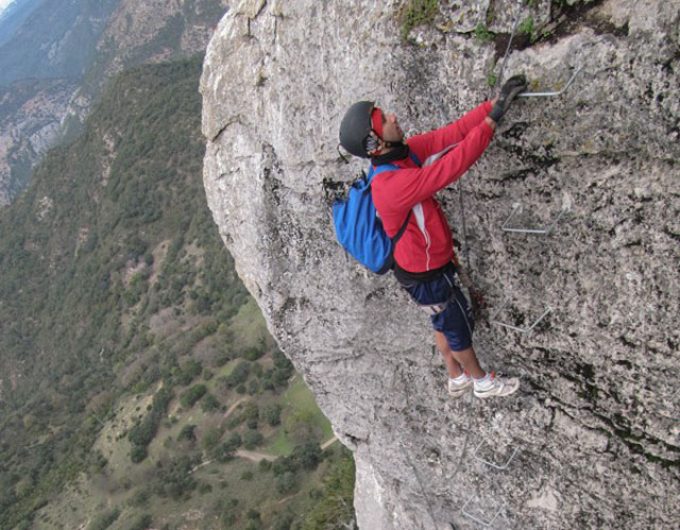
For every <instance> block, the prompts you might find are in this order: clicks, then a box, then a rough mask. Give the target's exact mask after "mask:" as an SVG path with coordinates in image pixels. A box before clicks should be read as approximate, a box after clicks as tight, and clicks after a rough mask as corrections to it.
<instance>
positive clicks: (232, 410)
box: [222, 397, 248, 419]
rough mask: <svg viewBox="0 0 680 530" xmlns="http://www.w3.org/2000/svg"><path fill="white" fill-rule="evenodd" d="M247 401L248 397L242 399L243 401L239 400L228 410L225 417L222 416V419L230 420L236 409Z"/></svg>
mask: <svg viewBox="0 0 680 530" xmlns="http://www.w3.org/2000/svg"><path fill="white" fill-rule="evenodd" d="M247 400H248V398H247V397H242V398H241V399H239V400H238V401H237V402H236V403H234V404H233V405H232V406H231V407H229V408H228V409H227V412H225V413H224V416H222V418H224V419H226V418H228V417H229V415H230V414H231V413H232V412H234V411H235V410H236V407H238V406H239V405H240V404H241V403H243V402H244V401H247Z"/></svg>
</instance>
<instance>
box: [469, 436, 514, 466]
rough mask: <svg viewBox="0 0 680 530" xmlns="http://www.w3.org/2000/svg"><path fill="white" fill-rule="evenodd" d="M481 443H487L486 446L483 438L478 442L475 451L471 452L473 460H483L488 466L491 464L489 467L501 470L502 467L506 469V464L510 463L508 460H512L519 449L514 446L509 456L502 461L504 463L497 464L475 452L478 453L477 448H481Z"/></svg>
mask: <svg viewBox="0 0 680 530" xmlns="http://www.w3.org/2000/svg"><path fill="white" fill-rule="evenodd" d="M483 445H487V446H488V445H489V444H487V443H486V442H485V441H484V440H482V441H481V442H479V445H478V446H477V448H476V449H475V452H474V453H473V455H472V457H473V458H474V459H475V460H478V461H480V462H483V463H484V464H486V465H488V466H491V467H493V468H495V469H499V470H501V471H503V470H504V469H507V468H508V466H509V465H510V462H512V459H513V458H515V456H516V455H517V453H519V451H520V448H519V447H515V450H514V451H513V452H512V454H511V455H510V457H509V458H508V459H507V460H506V461H505V463H504V464H499V463H497V462H491V461H489V460H485V459H484V458H482V457H481V456H479V455H478V454H477V453H479V450H480V449H481V447H482V446H483Z"/></svg>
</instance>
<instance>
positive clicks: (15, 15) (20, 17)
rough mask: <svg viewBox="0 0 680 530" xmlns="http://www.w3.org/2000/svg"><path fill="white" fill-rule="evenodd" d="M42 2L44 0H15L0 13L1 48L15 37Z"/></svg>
mask: <svg viewBox="0 0 680 530" xmlns="http://www.w3.org/2000/svg"><path fill="white" fill-rule="evenodd" d="M42 2H43V0H14V2H12V3H11V4H9V5H8V6H7V7H6V8H5V9H4V10H3V11H2V13H0V46H2V45H3V44H5V43H6V42H7V41H8V40H10V39H11V38H12V37H13V36H14V32H15V31H16V30H17V28H18V27H19V26H21V24H22V23H23V22H24V20H26V18H27V17H28V16H29V15H30V14H31V13H32V12H33V11H34V10H35V9H36V8H38V7H39V6H40V4H41V3H42Z"/></svg>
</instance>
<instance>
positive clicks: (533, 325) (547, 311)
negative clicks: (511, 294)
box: [489, 300, 552, 335]
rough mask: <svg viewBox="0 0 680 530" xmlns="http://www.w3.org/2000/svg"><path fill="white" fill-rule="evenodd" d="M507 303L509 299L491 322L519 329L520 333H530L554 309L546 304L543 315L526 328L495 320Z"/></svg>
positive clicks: (514, 329)
mask: <svg viewBox="0 0 680 530" xmlns="http://www.w3.org/2000/svg"><path fill="white" fill-rule="evenodd" d="M506 305H507V300H506V301H505V302H503V305H501V308H500V309H499V310H498V311H496V314H495V315H494V317H492V318H491V319H490V320H489V322H491V323H492V324H497V325H499V326H502V327H504V328H508V329H511V330H513V331H517V332H519V333H523V334H527V335H528V334H529V333H531V332H532V331H533V329H534V328H535V327H536V326H537V325H538V323H539V322H540V321H541V320H543V319H544V318H545V317H546V315H547V314H548V313H550V312H551V311H552V307H550V306H546V309H545V311H543V313H542V314H541V316H539V317H538V318H537V319H536V320H535V321H534V323H533V324H531V326H528V327H525V328H520V327H518V326H513V325H512V324H506V323H505V322H500V321H498V320H494V318H495V317H497V316H498V315H499V314H500V313H501V311H503V309H505V306H506Z"/></svg>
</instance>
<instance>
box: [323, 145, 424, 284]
mask: <svg viewBox="0 0 680 530" xmlns="http://www.w3.org/2000/svg"><path fill="white" fill-rule="evenodd" d="M409 156H410V157H411V159H412V160H413V161H414V162H415V163H416V164H417V165H420V161H419V160H418V158H417V157H416V156H415V155H414V154H412V153H411V154H410V155H409ZM396 169H400V168H399V167H398V166H395V165H394V164H382V165H379V166H377V167H374V166H373V164H371V166H370V167H369V169H368V174H364V175H362V176H361V177H360V178H359V179H358V180H357V181H356V182H355V183H354V184H352V186H351V187H350V189H349V192H348V193H347V197H346V198H345V199H343V200H337V201H335V203H334V204H333V223H334V224H335V235H336V237H337V238H338V241H339V242H340V244H341V245H342V246H343V247H344V249H345V250H346V251H347V252H349V253H350V254H351V255H352V256H353V257H354V258H355V259H356V260H357V261H358V262H359V263H361V264H362V265H364V266H365V267H367V268H368V269H370V270H372V271H373V272H375V273H377V274H385V273H386V272H388V271H389V270H391V269H392V268H393V267H394V258H393V256H392V253H393V251H394V247H395V245H396V244H397V241H398V240H399V238H400V237H401V236H402V235H403V234H404V232H405V231H406V226H407V225H408V221H409V219H410V218H411V211H409V213H408V215H407V216H406V220H405V221H404V224H403V225H402V226H401V228H400V229H399V232H397V234H396V235H395V236H394V237H393V238H390V237H389V236H388V235H387V234H386V233H385V230H384V229H383V225H382V221H381V220H380V218H379V217H378V212H377V211H376V209H375V205H374V204H373V198H372V197H371V181H372V180H373V178H374V177H375V176H376V175H377V174H378V173H382V172H383V171H394V170H396Z"/></svg>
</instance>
